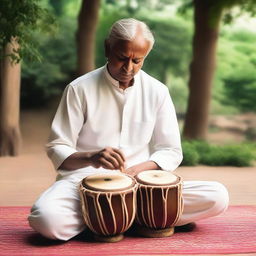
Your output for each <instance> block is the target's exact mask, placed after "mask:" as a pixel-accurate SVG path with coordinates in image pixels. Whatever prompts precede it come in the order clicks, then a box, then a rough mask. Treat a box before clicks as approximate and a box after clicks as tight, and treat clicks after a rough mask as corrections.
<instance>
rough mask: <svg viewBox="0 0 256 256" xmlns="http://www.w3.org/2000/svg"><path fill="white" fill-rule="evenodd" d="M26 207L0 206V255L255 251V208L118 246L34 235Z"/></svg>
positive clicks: (234, 210)
mask: <svg viewBox="0 0 256 256" xmlns="http://www.w3.org/2000/svg"><path fill="white" fill-rule="evenodd" d="M28 212H29V208H28V207H0V225H1V226H0V255H1V256H3V255H8V256H9V255H19V256H22V255H26V256H29V255H47V256H53V255H61V256H62V255H63V256H65V255H72V256H73V255H90V256H96V255H97V256H98V255H104V256H107V255H163V254H164V255H171V254H224V253H253V252H256V206H230V207H229V209H228V210H227V211H226V212H225V213H224V214H222V215H220V216H217V217H214V218H209V219H207V220H202V221H198V222H197V227H196V229H195V230H193V231H192V232H186V233H185V232H184V233H182V232H180V233H175V234H174V235H173V236H171V237H168V238H141V237H135V236H131V235H126V236H125V238H124V240H122V241H120V242H118V243H98V242H94V241H93V240H92V239H91V238H90V236H88V233H85V232H84V233H82V234H81V235H79V236H77V237H75V238H74V239H72V240H70V241H68V242H60V241H50V240H47V239H45V238H43V237H41V236H40V235H39V234H36V233H35V232H34V231H33V230H32V229H31V228H30V227H29V226H28V223H27V220H26V217H27V215H28Z"/></svg>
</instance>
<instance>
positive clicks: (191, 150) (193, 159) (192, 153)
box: [182, 141, 200, 166]
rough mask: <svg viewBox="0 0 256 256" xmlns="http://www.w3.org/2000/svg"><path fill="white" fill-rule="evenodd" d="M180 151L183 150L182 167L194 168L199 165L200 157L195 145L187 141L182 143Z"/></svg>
mask: <svg viewBox="0 0 256 256" xmlns="http://www.w3.org/2000/svg"><path fill="white" fill-rule="evenodd" d="M182 149H183V160H182V165H185V166H195V165H198V164H199V159H200V157H199V154H198V152H197V149H196V147H195V145H193V144H192V143H189V142H188V141H183V143H182Z"/></svg>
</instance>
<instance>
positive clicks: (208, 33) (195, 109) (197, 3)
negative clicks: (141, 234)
mask: <svg viewBox="0 0 256 256" xmlns="http://www.w3.org/2000/svg"><path fill="white" fill-rule="evenodd" d="M207 2H208V3H207ZM209 2H210V1H202V0H194V26H195V31H194V38H193V58H192V62H191V65H190V80H189V84H188V86H189V99H188V108H187V113H186V117H185V123H184V130H183V136H184V138H187V139H206V137H207V131H208V118H209V109H210V100H211V87H212V80H213V75H214V71H215V63H216V61H215V56H216V47H217V41H218V31H219V23H220V18H221V10H220V11H219V13H216V12H215V13H214V15H216V17H217V18H216V22H215V25H214V26H213V25H211V24H210V11H211V9H210V8H211V7H210V4H209Z"/></svg>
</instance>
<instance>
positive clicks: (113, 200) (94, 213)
mask: <svg viewBox="0 0 256 256" xmlns="http://www.w3.org/2000/svg"><path fill="white" fill-rule="evenodd" d="M136 190H137V184H136V183H135V184H134V186H133V187H131V188H128V189H126V190H125V189H124V190H122V191H114V192H106V191H93V190H90V189H88V188H85V187H84V186H83V184H82V182H81V184H80V189H79V191H80V198H81V205H82V213H83V217H84V221H85V224H86V225H87V226H88V228H89V229H90V230H91V231H92V232H93V233H95V234H97V235H100V236H115V235H118V234H122V233H123V232H125V231H126V230H127V229H128V228H129V227H130V226H131V225H132V223H133V221H134V219H135V214H136V208H137V207H136Z"/></svg>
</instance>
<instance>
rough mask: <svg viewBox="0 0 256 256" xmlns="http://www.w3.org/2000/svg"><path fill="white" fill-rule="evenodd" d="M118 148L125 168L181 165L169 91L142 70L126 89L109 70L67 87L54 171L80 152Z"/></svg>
mask: <svg viewBox="0 0 256 256" xmlns="http://www.w3.org/2000/svg"><path fill="white" fill-rule="evenodd" d="M105 147H114V148H118V149H120V150H121V151H122V152H123V153H124V155H125V157H126V159H127V162H126V165H127V167H130V166H132V165H134V164H138V163H141V162H143V161H147V160H152V161H154V162H156V163H157V164H158V165H159V166H160V167H161V168H162V169H163V170H168V171H172V170H175V169H176V168H177V167H178V166H179V164H180V163H181V160H182V150H181V143H180V133H179V127H178V123H177V119H176V113H175V109H174V106H173V103H172V101H171V98H170V96H169V92H168V88H167V87H166V86H165V85H163V84H162V83H160V82H159V81H157V80H156V79H154V78H152V77H151V76H149V75H148V74H146V73H145V72H143V71H139V72H138V73H137V74H136V76H135V78H134V84H133V86H131V87H128V88H127V89H126V90H122V89H119V84H118V82H117V81H116V80H114V79H113V78H112V77H111V76H110V75H109V73H108V71H107V68H106V67H102V68H99V69H97V70H95V71H93V72H90V73H89V74H86V75H84V76H82V77H79V78H78V79H76V80H75V81H73V82H72V83H71V84H70V85H68V86H67V88H66V90H65V92H64V95H63V97H62V100H61V103H60V105H59V108H58V111H57V113H56V116H55V118H54V120H53V123H52V132H51V136H50V143H49V144H48V145H47V152H48V156H49V157H50V158H51V160H52V161H53V164H54V166H55V168H56V169H58V167H59V166H60V165H61V163H62V162H63V161H64V160H65V159H66V158H67V157H68V156H70V155H71V154H73V153H75V152H77V151H86V152H89V151H97V150H101V149H103V148H105Z"/></svg>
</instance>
